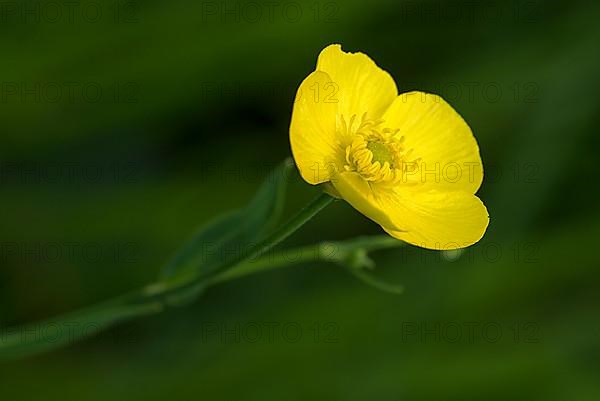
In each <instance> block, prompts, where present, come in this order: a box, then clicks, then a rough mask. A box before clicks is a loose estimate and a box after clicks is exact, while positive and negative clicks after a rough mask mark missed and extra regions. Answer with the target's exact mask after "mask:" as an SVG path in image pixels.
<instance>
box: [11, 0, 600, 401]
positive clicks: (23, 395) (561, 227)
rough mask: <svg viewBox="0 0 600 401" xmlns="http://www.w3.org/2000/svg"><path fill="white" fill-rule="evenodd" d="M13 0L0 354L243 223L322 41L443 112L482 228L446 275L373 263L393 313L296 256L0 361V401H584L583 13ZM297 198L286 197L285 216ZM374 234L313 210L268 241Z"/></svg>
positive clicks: (562, 8) (588, 374)
mask: <svg viewBox="0 0 600 401" xmlns="http://www.w3.org/2000/svg"><path fill="white" fill-rule="evenodd" d="M25 3H27V4H28V5H27V7H26V8H24V6H23V2H14V3H10V4H9V3H6V4H4V2H3V4H4V5H3V6H2V7H4V8H0V10H2V12H0V82H1V83H2V87H1V91H0V96H1V98H0V135H1V136H0V138H1V139H0V166H1V168H2V175H1V182H0V210H1V219H2V224H1V228H0V241H1V243H2V248H1V249H0V250H1V252H0V257H1V258H2V259H1V262H0V341H2V334H1V333H2V331H1V330H2V329H4V328H6V327H8V326H11V325H15V324H19V323H24V322H29V321H34V320H36V319H40V318H44V317H48V316H52V315H54V314H58V313H61V312H65V311H69V310H72V309H74V308H77V307H80V306H84V305H88V304H91V303H93V302H95V301H99V300H103V299H106V298H109V297H111V296H114V295H118V294H120V293H122V292H124V291H126V290H128V289H132V288H136V287H139V286H142V285H145V284H147V283H150V282H151V281H152V280H154V278H155V277H156V275H157V274H158V272H159V270H160V268H161V265H162V264H163V263H164V262H165V261H166V260H168V258H169V256H170V255H171V254H172V253H173V252H174V251H175V250H176V249H177V248H178V246H180V245H181V244H182V242H183V241H184V240H185V239H186V238H188V237H189V235H190V234H191V233H192V232H193V230H194V228H195V227H196V226H197V225H198V224H200V223H203V222H205V221H207V220H208V219H210V218H211V217H212V216H214V215H217V214H219V213H221V212H224V211H226V210H228V209H230V208H232V207H237V206H242V205H243V204H244V203H245V202H246V200H247V199H249V198H250V197H251V195H252V193H253V191H254V190H255V189H256V187H257V185H258V183H259V182H260V180H261V178H262V177H263V176H264V175H265V174H266V173H267V171H268V170H269V169H270V168H272V167H273V166H275V165H276V164H277V163H278V162H279V161H281V160H282V159H284V158H285V157H287V156H288V155H289V154H290V151H289V145H288V138H287V135H288V133H287V128H288V124H289V119H290V112H291V108H292V104H293V96H294V93H295V90H296V88H297V85H298V84H299V83H300V81H301V80H302V79H303V78H304V77H305V76H306V75H307V74H308V73H309V72H310V71H312V70H313V69H314V65H315V62H316V56H317V54H318V52H319V51H320V50H321V49H322V48H323V47H325V46H326V45H327V44H330V43H342V45H343V47H344V49H345V50H351V51H363V52H365V53H367V54H369V55H370V56H371V57H372V58H373V59H375V60H376V61H377V63H378V64H379V65H380V66H382V67H383V68H385V69H386V70H388V71H389V72H390V73H391V74H392V75H393V76H394V78H395V79H396V81H397V83H398V87H399V88H400V90H401V91H409V90H414V89H419V90H426V91H431V92H436V93H439V94H441V95H443V96H444V97H446V99H447V100H448V101H449V102H450V103H451V104H452V105H453V106H454V107H455V108H456V109H457V110H458V111H459V112H460V113H461V114H462V115H463V116H464V117H465V119H466V120H467V121H468V122H469V124H470V125H471V127H472V129H473V131H474V133H475V135H476V137H477V139H478V141H479V144H480V148H481V152H482V158H483V161H484V166H485V171H486V179H485V180H484V183H483V186H482V189H481V190H480V192H479V195H480V197H481V198H482V199H483V200H484V202H485V203H486V205H487V207H488V209H489V212H490V215H491V222H490V226H489V229H488V232H487V234H486V236H485V238H484V239H483V240H482V241H481V242H480V243H479V244H477V245H476V246H474V247H472V248H470V249H468V250H467V251H466V252H465V253H463V254H462V256H461V257H460V258H459V259H458V260H454V261H450V260H447V258H445V257H440V254H437V253H435V252H429V251H424V250H420V249H415V248H409V247H407V248H404V249H399V250H394V251H386V252H381V253H379V254H376V255H375V259H376V260H377V262H378V270H377V271H376V274H377V275H378V276H380V277H382V278H384V279H386V280H389V281H391V282H401V283H403V284H404V285H405V287H406V293H405V295H403V296H393V295H389V294H385V293H381V292H378V291H376V290H373V289H372V288H369V287H366V286H365V285H363V284H362V283H360V282H358V281H356V280H355V279H353V278H352V277H350V276H348V275H347V274H345V273H344V271H343V270H342V269H340V268H338V267H336V266H332V265H326V264H320V263H313V264H308V265H303V266H302V267H295V268H290V269H286V270H281V271H277V272H272V273H267V274H263V275H258V276H254V277H250V278H246V279H243V280H239V281H236V282H232V283H230V284H226V285H223V286H221V287H218V288H215V289H213V290H211V291H209V292H208V293H207V294H206V296H204V297H203V298H202V299H201V300H199V301H198V302H196V303H195V304H193V305H191V306H189V307H185V308H181V309H172V310H169V311H168V312H167V313H164V314H162V315H159V316H156V317H150V318H146V319H141V320H136V321H134V322H131V323H127V324H124V325H121V326H119V327H117V328H115V329H111V330H109V331H107V332H104V333H102V334H101V335H100V336H97V337H95V338H93V339H90V340H87V341H85V342H83V343H80V344H76V345H74V346H72V347H69V348H66V349H62V350H59V351H57V352H52V353H49V354H45V355H41V356H37V357H32V358H28V359H24V360H20V361H13V362H10V363H3V364H2V365H0V394H1V397H2V399H3V400H7V401H13V400H27V401H30V400H42V399H43V400H78V401H85V400H106V399H113V400H114V399H128V400H165V399H188V400H189V399H211V400H231V399H252V400H271V399H273V400H282V399H284V400H306V399H324V400H365V399H373V400H463V401H464V400H471V399H472V400H476V399H477V400H480V399H486V400H509V399H510V400H514V399H523V400H544V401H549V400H597V399H599V398H600V384H599V383H600V381H598V377H600V338H599V337H600V323H599V321H598V307H599V306H600V299H599V293H600V292H599V289H600V287H599V285H598V279H599V273H598V265H599V263H598V261H599V257H598V250H597V239H598V236H599V234H600V213H599V212H598V202H597V196H598V191H597V185H598V179H597V177H598V173H600V171H599V168H598V165H597V164H596V160H597V154H598V145H599V143H598V142H599V140H598V134H597V127H598V126H599V124H600V121H599V120H600V117H599V114H598V102H597V99H596V97H597V91H598V88H599V87H600V86H599V84H600V78H599V75H598V71H600V55H599V54H598V43H600V25H599V24H598V16H599V15H600V14H599V11H600V7H599V6H598V4H594V2H592V1H549V2H544V1H483V2H476V1H439V0H438V1H392V0H388V1H374V0H372V1H354V0H353V1H343V2H342V1H334V2H329V1H317V2H314V1H300V2H298V1H290V2H271V3H270V4H271V6H268V5H266V4H264V3H259V2H241V1H228V2H222V1H217V2H185V1H168V2H159V1H145V2H141V1H140V2H134V3H127V2H124V1H121V2H100V3H98V2H86V1H83V2H81V5H80V6H72V7H70V8H69V7H67V6H66V5H64V3H60V2H59V3H56V2H55V3H52V2H35V1H29V2H25ZM49 3H52V4H54V8H51V7H52V5H48V4H49ZM57 4H58V5H59V7H58V9H57V8H56V5H57ZM61 4H62V6H61ZM90 4H91V5H90ZM261 4H262V5H261ZM7 7H9V8H7ZM36 7H37V8H36ZM224 7H227V9H228V10H233V11H229V12H228V13H223V12H224V11H223V8H224ZM14 10H17V11H14ZM26 10H29V11H26ZM31 10H33V11H31ZM57 10H58V12H60V13H61V14H62V16H58V17H57V14H56V11H57ZM69 10H71V11H72V12H71V11H69ZM98 10H99V11H100V12H101V15H99V16H98V14H97V13H96V12H97V11H98ZM257 10H258V11H259V12H261V15H257V14H256V12H257ZM269 10H273V13H272V14H270V12H269ZM213 12H215V13H213ZM298 12H301V14H298ZM23 13H24V14H23ZM15 88H16V89H15ZM57 91H58V92H57ZM314 193H315V189H314V188H309V187H308V186H307V185H305V184H303V183H301V182H300V181H299V180H298V179H295V180H293V181H292V182H291V189H290V196H289V201H288V207H287V213H291V212H292V211H293V210H295V209H297V208H298V207H300V206H301V205H302V204H303V203H304V202H306V200H308V199H310V197H312V196H313V195H314ZM378 232H379V229H378V227H377V226H376V225H375V224H374V223H372V222H370V221H368V220H367V219H365V218H364V217H362V216H361V215H360V214H358V213H357V212H355V211H354V210H353V209H351V208H350V207H348V206H347V205H345V204H343V203H337V204H335V205H334V206H332V207H330V208H329V209H327V210H326V211H325V212H324V213H323V214H321V215H320V216H319V217H318V218H317V219H315V220H314V221H312V222H311V223H310V224H308V225H307V226H306V227H305V228H304V229H303V230H302V231H301V232H300V233H298V234H297V235H295V236H294V237H293V238H292V239H291V240H289V242H288V244H293V243H295V244H308V243H312V242H315V241H321V240H325V239H344V238H351V237H353V236H355V235H360V234H367V233H378ZM51 244H55V245H56V244H59V248H60V249H61V252H62V255H61V256H60V257H58V258H51V259H52V260H50V258H48V257H41V258H38V257H36V255H39V254H40V253H42V254H43V253H44V252H45V251H49V250H50V248H51ZM69 244H71V245H69ZM86 246H92V248H93V249H96V250H98V249H100V252H101V253H102V255H101V257H95V256H90V254H87V257H86V254H84V252H83V251H82V249H84V248H85V247H86ZM36 247H37V248H36ZM14 249H17V251H16V252H14ZM36 249H37V251H36ZM73 249H75V250H74V251H73V254H71V253H69V254H67V253H68V250H73ZM78 249H79V251H78ZM116 250H120V251H121V253H120V254H119V255H120V256H118V257H116V259H115V257H114V252H115V251H116ZM94 255H95V254H94ZM92 259H93V260H92ZM271 324H275V325H276V326H275V329H274V331H273V334H274V337H273V339H272V340H271V338H270V337H269V336H268V335H267V334H268V330H267V328H268V327H269V326H271ZM256 325H258V326H260V327H261V328H262V334H261V335H259V338H258V340H257V341H252V339H253V338H254V335H255V333H256V331H255V328H256ZM215 327H216V328H217V329H216V332H215V331H214V329H215ZM470 328H471V329H470ZM286 330H287V331H288V332H287V336H286ZM298 330H301V334H300V335H296V333H297V331H298ZM232 333H234V334H232ZM317 333H318V335H317ZM294 340H297V341H294Z"/></svg>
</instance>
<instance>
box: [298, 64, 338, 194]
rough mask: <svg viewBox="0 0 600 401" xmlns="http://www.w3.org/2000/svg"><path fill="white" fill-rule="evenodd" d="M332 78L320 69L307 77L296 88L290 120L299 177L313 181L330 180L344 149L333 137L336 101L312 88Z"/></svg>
mask: <svg viewBox="0 0 600 401" xmlns="http://www.w3.org/2000/svg"><path fill="white" fill-rule="evenodd" d="M331 82H332V79H331V78H330V77H329V75H327V74H326V73H324V72H322V71H315V72H313V73H311V74H310V75H309V76H308V77H306V79H305V80H304V81H303V82H302V84H300V87H299V88H298V92H297V94H296V101H295V103H294V110H293V112H292V121H291V123H290V145H291V147H292V154H293V155H294V160H295V161H296V165H297V166H298V169H299V170H300V174H301V175H302V178H304V180H305V181H307V182H308V183H310V184H313V185H315V184H320V183H322V182H327V181H329V180H330V179H331V176H332V174H334V172H335V171H336V169H337V168H338V166H341V165H342V164H341V163H342V162H343V154H344V152H343V149H341V148H340V147H339V144H338V141H337V139H336V112H337V104H336V103H333V102H328V101H326V99H323V98H321V97H320V96H318V95H317V92H315V88H323V87H326V86H327V85H331Z"/></svg>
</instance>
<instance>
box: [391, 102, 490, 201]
mask: <svg viewBox="0 0 600 401" xmlns="http://www.w3.org/2000/svg"><path fill="white" fill-rule="evenodd" d="M383 118H384V120H385V124H386V126H388V127H390V128H394V129H400V134H401V135H403V136H404V144H405V149H406V151H409V150H410V149H412V150H413V151H412V153H411V154H410V158H412V157H414V158H421V160H420V161H418V165H419V167H420V168H419V169H413V168H412V166H408V167H411V169H410V171H409V172H407V173H406V180H407V181H413V180H414V181H417V182H421V183H425V184H426V186H427V187H429V188H434V189H438V190H451V191H467V192H470V193H472V194H474V193H475V192H477V190H478V189H479V186H480V185H481V182H482V180H483V165H482V163H481V157H480V155H479V147H478V146H477V141H476V140H475V137H473V133H472V132H471V129H470V128H469V126H468V125H467V123H466V122H465V121H464V120H463V118H462V117H461V116H460V115H459V114H458V113H457V112H456V111H455V110H454V109H453V108H452V107H451V106H450V105H449V104H448V103H446V102H445V101H444V100H443V99H442V98H441V97H439V96H436V95H432V94H425V93H423V92H410V93H405V94H401V95H400V96H398V97H397V98H396V99H395V100H394V102H393V103H392V105H391V106H390V107H389V108H388V109H387V110H386V112H385V114H384V116H383Z"/></svg>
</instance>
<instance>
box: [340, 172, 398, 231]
mask: <svg viewBox="0 0 600 401" xmlns="http://www.w3.org/2000/svg"><path fill="white" fill-rule="evenodd" d="M331 183H332V184H333V186H334V188H335V189H336V191H337V193H338V194H339V195H340V196H341V197H342V198H343V199H344V200H345V201H346V202H348V203H349V204H350V205H352V207H354V208H355V209H356V210H358V211H359V212H361V213H362V214H364V215H365V216H366V217H368V218H369V219H371V220H373V221H375V222H376V223H378V224H379V225H381V226H385V227H394V228H399V227H398V226H397V225H396V224H395V223H394V222H393V220H392V219H391V217H390V214H389V210H388V209H389V206H388V205H386V204H382V203H381V200H380V198H379V196H377V193H376V192H374V191H373V189H372V187H371V186H370V185H369V183H368V182H367V181H365V180H364V179H363V178H362V177H361V176H360V175H359V174H358V173H355V172H343V173H340V174H338V175H336V176H335V177H333V179H332V181H331Z"/></svg>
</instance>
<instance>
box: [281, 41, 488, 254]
mask: <svg viewBox="0 0 600 401" xmlns="http://www.w3.org/2000/svg"><path fill="white" fill-rule="evenodd" d="M290 143H291V147H292V153H293V155H294V159H295V161H296V165H297V166H298V169H299V170H300V174H301V175H302V177H303V178H304V180H305V181H307V182H308V183H310V184H313V185H317V184H324V189H325V190H326V191H327V192H328V193H330V194H332V195H334V196H337V197H340V198H343V199H345V200H346V201H347V202H348V203H350V204H351V205H352V206H353V207H354V208H356V209H357V210H358V211H359V212H361V213H362V214H364V215H365V216H367V217H369V218H370V219H372V220H373V221H375V222H376V223H378V224H379V225H380V226H381V227H383V229H384V230H385V231H387V232H388V233H389V234H390V235H391V236H393V237H395V238H398V239H400V240H403V241H406V242H408V243H410V244H413V245H417V246H420V247H423V248H428V249H457V248H464V247H466V246H469V245H472V244H474V243H475V242H477V241H479V240H480V239H481V237H482V236H483V234H484V233H485V230H486V228H487V225H488V222H489V217H488V213H487V210H486V208H485V206H484V205H483V203H482V202H481V201H480V200H479V198H477V197H476V196H475V193H476V192H477V190H478V189H479V186H480V185H481V182H482V180H483V166H482V163H481V157H480V156H479V147H478V146H477V142H476V141H475V138H474V136H473V134H472V132H471V129H470V128H469V126H468V125H467V123H466V122H465V121H464V120H463V119H462V117H461V116H460V115H459V114H458V113H457V112H456V111H454V109H452V107H451V106H450V105H449V104H448V103H446V102H445V101H444V100H443V99H442V98H440V97H439V96H436V95H432V94H426V93H422V92H410V93H404V94H401V95H398V90H397V88H396V84H395V82H394V80H393V79H392V77H391V76H390V75H389V74H388V73H387V72H385V71H384V70H382V69H381V68H379V67H378V66H377V65H376V64H375V63H374V62H373V60H371V59H370V58H369V57H368V56H367V55H365V54H362V53H346V52H344V51H342V48H341V46H340V45H330V46H328V47H326V48H325V49H324V50H323V51H322V52H321V54H320V55H319V58H318V61H317V68H316V70H315V71H314V72H312V73H311V74H310V75H309V76H308V77H306V79H305V80H304V81H303V82H302V84H301V85H300V87H299V89H298V93H297V95H296V101H295V104H294V111H293V113H292V121H291V125H290Z"/></svg>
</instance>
